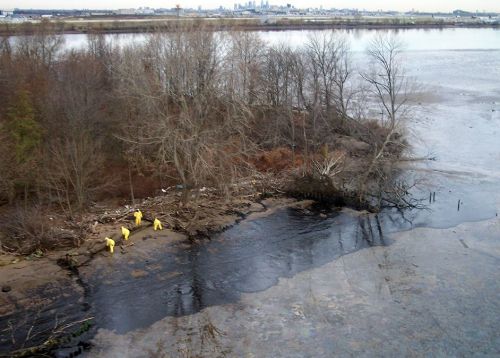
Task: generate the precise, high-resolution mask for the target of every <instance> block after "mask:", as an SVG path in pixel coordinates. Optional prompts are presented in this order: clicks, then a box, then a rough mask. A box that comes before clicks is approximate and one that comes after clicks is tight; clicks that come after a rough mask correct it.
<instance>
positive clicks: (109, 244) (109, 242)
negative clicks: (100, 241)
mask: <svg viewBox="0 0 500 358" xmlns="http://www.w3.org/2000/svg"><path fill="white" fill-rule="evenodd" d="M106 246H107V247H109V252H111V253H113V252H114V251H115V240H113V239H110V238H109V237H107V238H106Z"/></svg>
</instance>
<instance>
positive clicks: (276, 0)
mask: <svg viewBox="0 0 500 358" xmlns="http://www.w3.org/2000/svg"><path fill="white" fill-rule="evenodd" d="M247 1H248V0H247ZM238 2H240V3H243V2H244V1H243V0H239V1H233V0H205V1H203V0H173V1H172V0H163V1H162V0H86V1H83V2H78V1H76V2H75V1H68V0H0V9H13V8H33V9H47V8H51V9H53V8H65V9H73V8H82V7H85V8H91V9H117V8H138V7H141V6H142V7H144V6H149V7H154V8H159V7H164V8H171V7H174V6H175V5H176V4H180V5H181V7H194V8H196V7H198V6H199V5H200V6H202V7H203V8H214V7H218V6H219V5H223V6H225V7H232V6H233V4H234V3H238ZM256 2H257V4H260V0H256ZM269 3H270V4H271V5H285V4H286V3H291V4H292V5H294V6H295V7H300V8H304V7H319V6H320V5H323V7H325V8H330V7H335V8H358V9H367V10H378V9H382V10H401V11H406V10H411V9H415V10H419V11H452V10H456V9H462V10H468V11H476V10H479V11H483V10H486V11H496V12H500V0H333V1H332V0H329V1H328V0H324V1H321V0H270V1H269Z"/></svg>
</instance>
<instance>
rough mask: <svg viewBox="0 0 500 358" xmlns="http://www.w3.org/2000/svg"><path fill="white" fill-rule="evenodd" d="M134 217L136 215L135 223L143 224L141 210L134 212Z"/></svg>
mask: <svg viewBox="0 0 500 358" xmlns="http://www.w3.org/2000/svg"><path fill="white" fill-rule="evenodd" d="M134 217H135V225H137V226H139V225H141V220H142V212H141V211H140V210H137V211H136V212H135V213H134Z"/></svg>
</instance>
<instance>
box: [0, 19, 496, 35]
mask: <svg viewBox="0 0 500 358" xmlns="http://www.w3.org/2000/svg"><path fill="white" fill-rule="evenodd" d="M272 20H273V21H270V22H267V21H262V20H260V19H256V18H222V19H213V18H171V17H169V18H154V19H151V18H144V17H143V18H137V17H133V18H127V17H120V18H95V17H94V18H89V19H88V20H83V19H82V20H80V19H72V18H70V19H63V20H43V21H48V22H49V23H50V24H51V25H53V26H54V28H55V29H56V31H58V32H59V33H63V34H88V33H92V34H124V33H130V34H133V33H149V32H153V31H154V32H156V31H166V32H170V31H178V30H179V29H182V28H183V27H188V28H190V29H193V28H204V29H205V30H207V31H277V32H278V31H304V30H357V29H359V30H412V29H420V30H435V29H438V30H439V29H461V28H472V29H474V28H492V29H500V23H496V22H494V23H484V22H468V21H463V22H451V21H443V20H440V21H434V20H428V19H427V20H426V19H419V20H417V21H408V19H398V18H395V19H389V18H385V19H349V18H331V19H324V18H317V19H294V18H279V19H272ZM41 23H42V22H23V23H7V22H5V23H0V35H3V36H16V35H31V34H33V33H35V32H36V29H37V28H39V26H40V24H41Z"/></svg>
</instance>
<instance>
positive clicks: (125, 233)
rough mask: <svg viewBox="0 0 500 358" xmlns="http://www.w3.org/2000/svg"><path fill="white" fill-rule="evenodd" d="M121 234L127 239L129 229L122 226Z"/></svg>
mask: <svg viewBox="0 0 500 358" xmlns="http://www.w3.org/2000/svg"><path fill="white" fill-rule="evenodd" d="M122 235H123V238H124V239H125V240H128V237H129V236H130V230H129V229H127V228H126V227H125V226H122Z"/></svg>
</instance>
